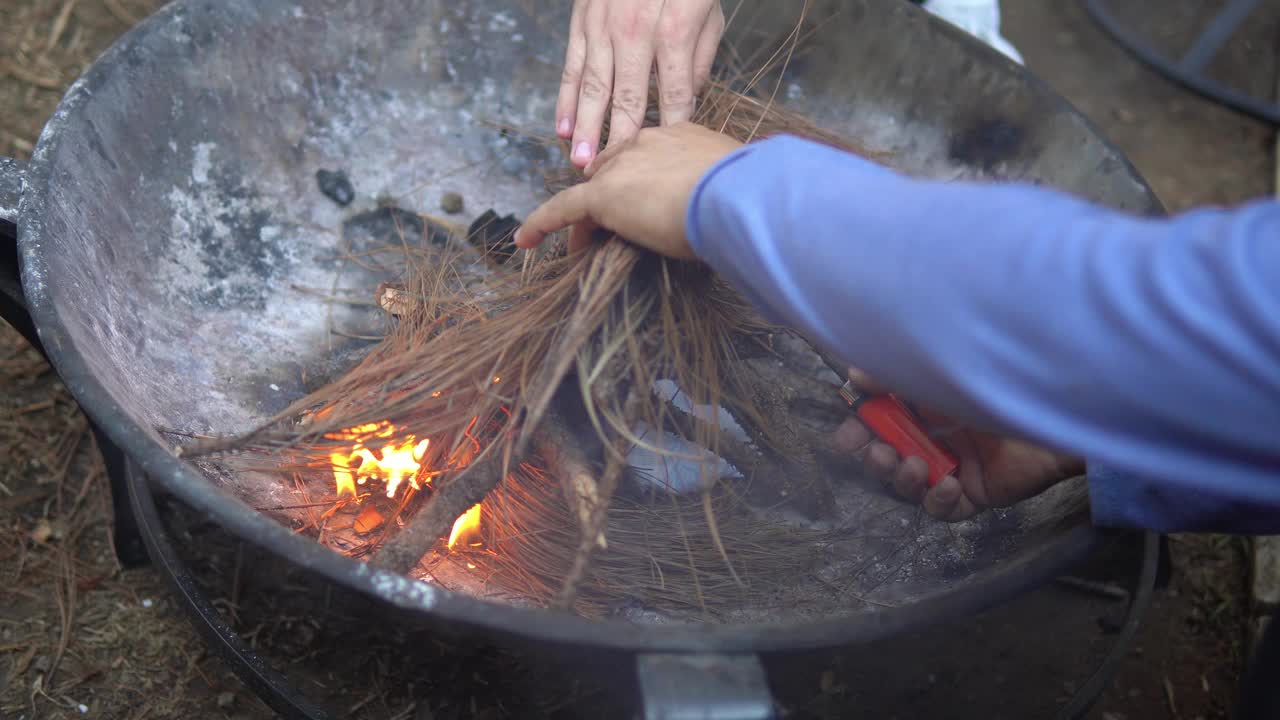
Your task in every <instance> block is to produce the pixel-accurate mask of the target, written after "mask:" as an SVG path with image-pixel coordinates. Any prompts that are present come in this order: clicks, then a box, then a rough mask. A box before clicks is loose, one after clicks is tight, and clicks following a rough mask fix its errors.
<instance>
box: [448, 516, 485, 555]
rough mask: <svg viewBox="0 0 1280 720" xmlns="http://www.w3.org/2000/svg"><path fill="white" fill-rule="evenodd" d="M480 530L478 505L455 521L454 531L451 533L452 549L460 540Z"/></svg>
mask: <svg viewBox="0 0 1280 720" xmlns="http://www.w3.org/2000/svg"><path fill="white" fill-rule="evenodd" d="M478 532H480V506H479V505H476V506H474V507H472V508H471V509H470V510H468V511H466V512H465V513H463V514H462V516H461V517H459V518H458V519H457V520H455V521H454V522H453V531H452V532H450V533H449V549H450V550H452V549H453V546H454V545H457V544H458V541H460V540H466V539H467V538H470V537H473V536H475V534H476V533H478Z"/></svg>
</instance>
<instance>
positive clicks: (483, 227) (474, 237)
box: [467, 209, 520, 265]
mask: <svg viewBox="0 0 1280 720" xmlns="http://www.w3.org/2000/svg"><path fill="white" fill-rule="evenodd" d="M518 229H520V221H519V220H516V216H515V215H506V216H500V215H498V213H497V212H495V211H494V210H493V209H489V210H486V211H484V214H482V215H481V216H480V217H478V218H476V219H475V222H473V223H471V227H469V228H467V242H469V243H471V244H472V245H474V246H476V248H478V249H479V250H480V252H482V253H484V254H485V256H487V257H490V258H493V260H494V262H496V263H498V264H499V265H504V264H506V262H507V260H510V259H511V257H512V256H514V255H515V254H516V241H515V234H516V230H518Z"/></svg>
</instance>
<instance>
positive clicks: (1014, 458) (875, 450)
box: [834, 369, 1085, 522]
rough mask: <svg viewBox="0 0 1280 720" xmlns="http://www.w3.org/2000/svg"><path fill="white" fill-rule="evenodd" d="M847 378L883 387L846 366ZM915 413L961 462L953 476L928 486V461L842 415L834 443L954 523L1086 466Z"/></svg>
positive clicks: (927, 413) (912, 499)
mask: <svg viewBox="0 0 1280 720" xmlns="http://www.w3.org/2000/svg"><path fill="white" fill-rule="evenodd" d="M849 379H850V380H852V381H853V382H854V383H855V384H857V385H858V386H859V387H862V388H866V389H868V390H870V391H872V392H882V391H883V388H880V387H878V386H877V385H876V383H875V382H874V381H872V380H871V379H869V378H867V377H866V376H865V375H864V374H863V373H861V372H860V371H858V370H855V369H850V371H849ZM920 417H921V419H922V420H924V421H925V422H926V423H927V424H928V425H929V427H930V428H932V429H933V432H934V437H935V438H937V439H938V440H940V441H942V442H943V443H945V444H946V445H947V447H948V448H950V449H951V451H952V452H953V453H955V455H956V458H957V459H958V460H959V461H960V468H959V470H957V472H956V474H955V475H948V476H947V477H944V478H942V480H941V481H940V482H939V483H938V484H937V485H935V486H933V487H929V482H928V478H929V466H928V465H927V464H926V463H925V461H924V460H923V459H922V458H918V457H906V458H904V457H899V455H898V453H897V451H895V450H894V449H893V448H892V447H890V446H889V445H887V444H885V443H883V442H881V441H879V440H877V439H876V438H875V437H873V436H872V434H871V432H870V431H869V430H868V429H867V428H866V426H864V425H863V424H862V423H860V422H858V421H857V420H855V419H852V418H850V419H849V420H846V421H845V422H844V424H842V425H841V426H840V427H839V428H838V429H837V430H836V434H835V438H834V439H835V444H836V446H837V447H838V448H841V449H843V450H844V451H846V452H848V453H850V454H851V455H860V456H861V458H862V461H863V463H864V464H865V465H866V466H867V467H868V468H870V469H871V470H872V471H873V472H875V473H877V474H879V475H881V476H883V477H884V478H885V482H886V484H888V485H889V486H891V487H892V488H893V490H894V492H896V493H897V494H898V495H899V496H900V497H902V498H903V499H904V500H908V501H910V502H913V503H919V504H920V505H921V507H923V508H924V511H925V512H926V513H928V514H929V515H931V516H933V517H934V518H937V519H938V520H945V521H948V522H958V521H961V520H968V519H970V518H972V517H974V516H975V515H977V514H978V513H980V512H982V511H983V510H986V509H989V508H1003V507H1009V506H1011V505H1015V504H1017V503H1019V502H1021V501H1023V500H1026V499H1029V498H1031V497H1034V496H1036V495H1039V494H1040V493H1042V492H1044V491H1046V490H1048V489H1049V488H1051V487H1053V486H1054V485H1056V484H1058V483H1059V482H1062V481H1063V480H1067V479H1069V478H1072V477H1075V476H1078V475H1080V474H1081V473H1083V472H1084V469H1085V466H1084V463H1083V462H1082V461H1080V460H1079V459H1077V458H1074V457H1072V456H1070V455H1065V454H1062V453H1058V452H1054V451H1052V450H1049V449H1047V448H1042V447H1039V446H1036V445H1033V444H1031V443H1027V442H1023V441H1020V440H1014V439H1011V438H1006V437H1002V436H1000V435H996V434H994V433H990V432H983V431H979V430H975V429H973V428H967V427H963V426H959V425H957V424H956V423H954V422H952V421H951V420H950V419H948V418H946V417H944V416H942V415H939V414H938V413H935V412H932V411H929V410H923V411H921V412H920ZM939 428H941V430H938V429H939Z"/></svg>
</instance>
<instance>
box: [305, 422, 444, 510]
mask: <svg viewBox="0 0 1280 720" xmlns="http://www.w3.org/2000/svg"><path fill="white" fill-rule="evenodd" d="M395 434H396V427H395V426H394V425H392V424H391V423H388V422H382V423H370V424H368V425H360V426H359V427H354V428H351V429H350V430H347V431H345V432H343V433H340V434H337V435H334V436H331V437H334V438H335V439H340V438H345V437H350V438H353V439H354V438H365V437H367V436H370V435H371V436H372V437H369V438H368V439H367V440H366V439H359V440H356V443H355V444H354V445H352V447H351V451H350V452H346V453H343V452H336V453H332V454H330V455H329V461H330V463H332V465H333V479H334V482H335V483H336V484H337V489H338V497H356V485H357V484H360V485H364V484H365V483H367V482H368V481H369V480H370V479H374V480H382V481H383V482H384V483H385V484H386V488H387V497H395V496H396V490H398V489H399V488H400V484H401V483H403V482H404V481H405V480H408V481H409V484H410V485H411V486H413V489H414V490H421V489H422V488H421V487H419V486H418V470H419V469H420V468H421V467H422V456H423V455H425V454H426V452H427V448H428V447H429V446H430V445H431V439H430V438H423V439H422V440H418V438H417V437H416V436H414V435H412V434H408V435H404V436H403V437H402V438H400V439H398V440H389V439H390V438H392V437H393V436H394V435H395ZM378 438H381V439H388V440H389V441H388V442H386V443H384V444H383V445H382V449H381V451H380V452H379V453H378V454H377V455H375V454H374V453H373V451H372V450H370V449H369V448H368V447H366V446H365V443H366V442H372V441H373V440H374V439H378Z"/></svg>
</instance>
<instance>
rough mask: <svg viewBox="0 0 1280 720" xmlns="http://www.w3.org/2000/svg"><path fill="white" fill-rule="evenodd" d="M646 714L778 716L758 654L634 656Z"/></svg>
mask: <svg viewBox="0 0 1280 720" xmlns="http://www.w3.org/2000/svg"><path fill="white" fill-rule="evenodd" d="M636 675H637V678H638V679H639V681H640V701H641V705H642V710H641V717H642V718H643V720H676V719H677V718H717V719H718V720H775V718H777V717H778V714H777V712H776V710H777V708H776V706H775V703H774V700H773V694H772V692H770V689H769V681H768V679H767V678H766V676H765V670H764V666H763V665H761V663H760V658H759V657H757V656H755V655H716V654H690V655H682V654H670V655H667V654H649V655H640V656H639V657H637V658H636Z"/></svg>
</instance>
